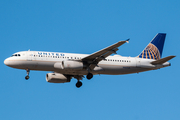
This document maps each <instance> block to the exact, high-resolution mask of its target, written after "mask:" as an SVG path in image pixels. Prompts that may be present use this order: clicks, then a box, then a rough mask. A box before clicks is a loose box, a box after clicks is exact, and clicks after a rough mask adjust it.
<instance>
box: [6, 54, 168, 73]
mask: <svg viewBox="0 0 180 120" xmlns="http://www.w3.org/2000/svg"><path fill="white" fill-rule="evenodd" d="M86 56H88V54H72V53H58V52H41V51H23V52H17V53H15V54H13V56H12V57H9V58H7V59H6V60H5V61H4V63H5V64H6V65H7V66H10V67H13V68H18V69H29V70H40V71H54V72H57V73H62V74H66V75H86V74H87V73H88V71H87V69H58V68H56V67H55V66H54V65H55V63H58V62H62V61H81V59H82V58H84V57H86ZM152 61H155V60H153V59H143V58H137V57H122V56H120V55H114V56H109V57H107V58H106V59H104V60H102V61H100V62H99V63H98V65H97V66H96V67H95V68H94V69H93V70H92V71H91V73H93V74H110V75H120V74H130V73H139V72H143V71H148V70H154V69H159V68H162V67H166V66H170V63H168V62H165V63H164V64H161V65H152V64H150V62H152Z"/></svg>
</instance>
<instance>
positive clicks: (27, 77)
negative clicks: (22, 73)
mask: <svg viewBox="0 0 180 120" xmlns="http://www.w3.org/2000/svg"><path fill="white" fill-rule="evenodd" d="M29 72H30V70H29V69H26V73H27V75H26V77H25V79H26V80H28V79H29Z"/></svg>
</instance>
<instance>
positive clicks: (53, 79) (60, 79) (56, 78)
mask: <svg viewBox="0 0 180 120" xmlns="http://www.w3.org/2000/svg"><path fill="white" fill-rule="evenodd" d="M46 81H47V82H50V83H65V82H70V81H71V77H70V76H65V75H63V74H60V73H48V74H46Z"/></svg>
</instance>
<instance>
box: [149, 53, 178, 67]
mask: <svg viewBox="0 0 180 120" xmlns="http://www.w3.org/2000/svg"><path fill="white" fill-rule="evenodd" d="M174 57H176V56H173V55H171V56H168V57H165V58H162V59H159V60H156V61H153V62H151V64H153V65H157V64H163V63H165V62H167V61H169V60H171V59H172V58H174Z"/></svg>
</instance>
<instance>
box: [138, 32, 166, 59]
mask: <svg viewBox="0 0 180 120" xmlns="http://www.w3.org/2000/svg"><path fill="white" fill-rule="evenodd" d="M165 38H166V34H165V33H158V34H157V35H156V36H155V37H154V38H153V40H152V41H151V42H150V43H149V44H148V45H147V47H146V48H145V49H144V50H143V51H142V52H141V53H140V54H139V56H138V57H139V58H145V59H155V60H158V59H160V58H161V56H162V51H163V46H164V41H165Z"/></svg>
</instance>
